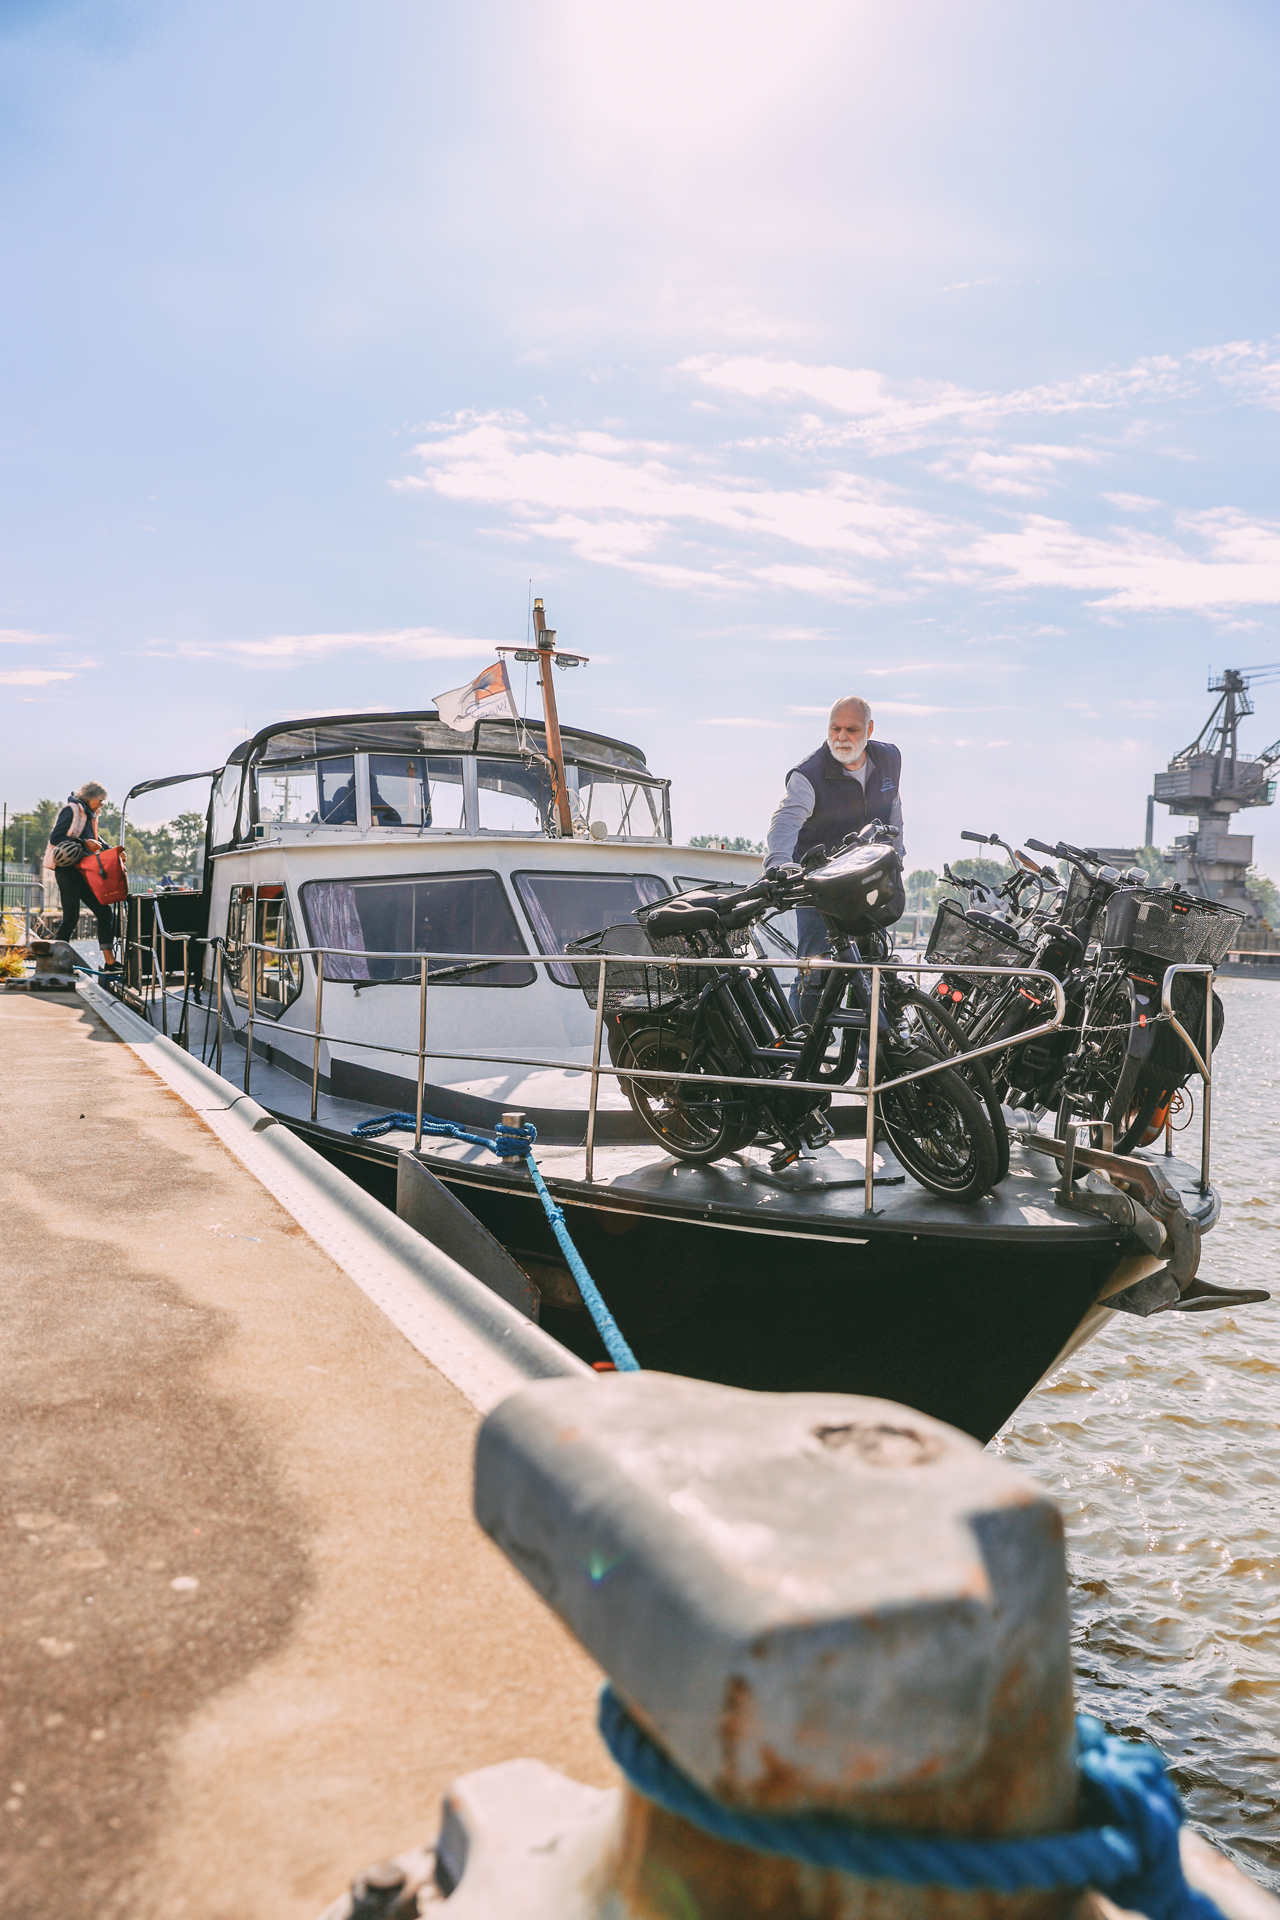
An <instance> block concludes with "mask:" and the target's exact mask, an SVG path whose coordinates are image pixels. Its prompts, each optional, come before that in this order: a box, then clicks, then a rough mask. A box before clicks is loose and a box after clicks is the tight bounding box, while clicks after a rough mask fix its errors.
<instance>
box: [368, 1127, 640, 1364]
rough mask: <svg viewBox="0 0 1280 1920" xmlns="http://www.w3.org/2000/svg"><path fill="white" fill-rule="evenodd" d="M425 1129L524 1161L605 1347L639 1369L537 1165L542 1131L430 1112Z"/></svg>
mask: <svg viewBox="0 0 1280 1920" xmlns="http://www.w3.org/2000/svg"><path fill="white" fill-rule="evenodd" d="M417 1125H418V1116H417V1114H415V1113H384V1114H382V1115H381V1116H380V1117H379V1118H378V1119H377V1120H362V1121H361V1122H360V1124H359V1126H356V1127H352V1129H351V1131H352V1133H353V1134H354V1135H355V1136H356V1137H357V1138H358V1139H361V1140H376V1139H377V1138H378V1136H379V1135H380V1134H384V1133H394V1132H396V1131H397V1130H400V1131H402V1132H405V1131H416V1129H417ZM422 1131H423V1132H424V1133H430V1134H436V1135H442V1136H443V1137H445V1138H446V1139H449V1140H466V1141H469V1142H470V1144H471V1145H472V1146H476V1147H487V1148H488V1149H489V1151H490V1153H496V1154H497V1155H498V1158H499V1159H500V1160H523V1161H524V1163H525V1165H526V1166H527V1167H528V1169H529V1174H530V1177H531V1179H532V1180H533V1186H534V1191H535V1193H536V1194H537V1196H538V1198H539V1200H541V1202H542V1210H543V1212H544V1213H545V1214H546V1216H547V1219H548V1221H549V1222H550V1225H551V1231H552V1233H554V1235H555V1237H556V1239H557V1241H558V1242H559V1246H560V1251H561V1252H562V1253H563V1255H564V1257H565V1259H566V1261H567V1262H568V1264H569V1271H570V1273H571V1274H572V1275H573V1277H574V1279H575V1280H576V1281H577V1283H578V1292H579V1293H580V1294H581V1295H582V1298H583V1301H584V1303H585V1305H586V1308H587V1311H588V1313H589V1314H590V1315H591V1318H592V1319H593V1320H594V1321H595V1324H596V1331H597V1333H598V1334H599V1335H600V1338H601V1339H602V1340H603V1341H604V1345H605V1351H606V1353H607V1354H608V1356H609V1358H610V1359H611V1360H612V1362H613V1364H614V1366H615V1367H616V1368H617V1369H618V1372H619V1373H638V1372H639V1370H640V1362H639V1361H638V1360H637V1359H636V1357H635V1355H634V1353H632V1351H631V1348H630V1347H629V1346H628V1345H627V1342H626V1338H625V1336H624V1335H623V1332H622V1329H621V1327H620V1326H619V1325H618V1323H617V1321H616V1320H615V1319H614V1317H613V1315H612V1314H611V1313H610V1311H609V1309H608V1307H607V1306H606V1305H605V1303H604V1299H603V1298H602V1296H601V1293H600V1289H599V1288H598V1287H597V1285H596V1283H595V1281H594V1280H593V1279H592V1278H591V1275H590V1274H589V1273H588V1272H587V1269H586V1267H585V1266H584V1265H583V1261H582V1255H581V1254H580V1253H579V1252H578V1249H577V1248H576V1247H575V1246H574V1244H573V1241H572V1240H571V1239H570V1238H569V1229H568V1227H566V1225H565V1223H564V1214H563V1212H562V1211H561V1209H560V1208H559V1207H558V1206H557V1205H556V1203H555V1201H554V1200H553V1199H552V1198H551V1195H550V1194H549V1193H548V1192H547V1187H546V1182H545V1181H544V1180H543V1178H542V1174H541V1172H540V1170H539V1167H538V1163H537V1161H536V1160H535V1159H534V1157H533V1143H534V1141H535V1140H536V1139H537V1137H538V1129H537V1128H536V1127H535V1126H532V1125H528V1124H526V1125H525V1126H523V1127H509V1126H507V1125H506V1124H505V1122H503V1121H499V1122H498V1125H497V1126H496V1127H495V1128H494V1130H493V1132H492V1133H491V1134H488V1133H476V1132H474V1131H473V1130H472V1129H471V1128H470V1127H463V1126H460V1125H459V1124H458V1122H457V1121H456V1120H436V1119H435V1118H433V1117H432V1116H431V1115H430V1114H426V1113H424V1114H423V1116H422Z"/></svg>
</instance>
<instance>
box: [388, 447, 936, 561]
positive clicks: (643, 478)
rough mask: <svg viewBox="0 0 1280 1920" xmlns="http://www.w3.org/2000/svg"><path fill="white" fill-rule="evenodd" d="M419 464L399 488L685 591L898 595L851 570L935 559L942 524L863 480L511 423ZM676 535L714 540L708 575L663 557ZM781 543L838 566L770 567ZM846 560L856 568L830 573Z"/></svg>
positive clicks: (427, 450) (428, 451) (426, 450)
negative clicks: (744, 466)
mask: <svg viewBox="0 0 1280 1920" xmlns="http://www.w3.org/2000/svg"><path fill="white" fill-rule="evenodd" d="M415 453H416V455H417V457H418V459H419V460H420V461H421V463H422V466H423V469H424V471H423V473H422V474H421V475H416V474H415V475H411V476H408V477H407V478H405V479H403V480H401V481H399V482H397V483H396V484H398V485H399V486H400V487H402V488H407V489H413V490H418V491H429V492H432V493H434V494H436V495H437V496H439V497H441V498H443V499H446V500H454V501H463V502H467V503H468V504H476V505H484V506H501V507H505V508H506V509H507V510H508V511H509V512H510V513H511V514H512V515H513V517H514V518H515V519H516V520H517V521H518V522H520V523H521V524H523V525H524V526H526V527H529V528H530V529H531V530H532V531H534V532H535V533H537V534H539V535H540V536H541V537H542V538H544V539H549V540H557V541H563V542H565V543H567V544H568V545H569V546H571V547H572V548H573V550H574V551H575V552H576V553H578V554H579V555H580V556H581V557H582V558H584V559H587V560H593V561H596V562H599V563H602V564H605V565H609V566H615V567H620V568H624V569H626V570H628V571H631V572H637V573H644V574H647V575H649V576H650V577H652V578H657V579H661V580H663V581H664V582H666V583H668V584H671V585H677V586H703V587H710V588H714V589H719V590H724V589H727V588H731V587H735V586H736V587H742V586H744V585H747V584H749V583H750V582H752V581H760V582H763V583H765V584H766V585H774V586H782V587H786V588H789V589H791V590H798V591H800V592H804V593H818V594H821V595H824V596H826V597H829V598H834V599H845V598H856V597H859V596H864V595H868V594H871V593H875V592H877V591H879V592H881V593H883V591H884V590H885V589H884V588H883V587H882V588H879V589H877V588H876V587H875V586H874V585H873V584H872V583H871V582H870V581H869V580H868V579H866V578H865V577H864V576H863V574H862V572H861V569H859V571H857V572H854V571H853V570H852V568H851V564H850V563H853V562H858V563H867V564H870V565H876V564H878V563H884V562H886V561H893V560H901V559H903V558H906V557H909V556H911V555H913V554H915V555H919V556H920V557H922V558H923V557H924V555H926V554H927V553H929V552H930V551H932V549H933V548H934V546H935V545H936V542H937V538H938V528H939V522H938V520H937V517H936V516H935V515H933V514H930V513H928V512H926V511H924V510H923V509H921V508H918V507H915V506H913V505H911V503H910V502H909V501H907V500H906V499H905V498H904V497H903V496H902V495H901V494H900V492H899V491H898V490H897V489H896V488H893V487H891V486H889V485H888V484H887V483H885V482H883V481H878V480H875V481H873V480H870V479H867V478H865V477H863V476H862V475H859V474H855V473H848V472H833V473H827V474H825V475H823V476H822V477H821V478H820V480H818V481H817V483H815V484H814V485H811V486H771V485H770V484H769V483H768V482H767V481H765V480H762V479H759V478H757V477H754V476H752V477H747V476H744V475H741V474H735V473H733V472H726V471H724V469H723V467H722V466H721V467H720V468H718V469H717V468H713V467H711V466H710V464H709V463H708V462H706V461H705V460H702V459H699V458H698V457H697V456H696V455H695V454H694V453H693V451H692V450H691V449H687V448H681V447H675V446H665V445H664V446H661V447H657V446H655V445H654V443H652V442H646V441H626V440H622V439H619V438H617V437H616V436H613V435H606V434H598V433H578V432H570V431H555V430H545V429H542V428H537V427H534V426H533V425H532V424H531V423H530V422H528V421H526V420H513V419H512V418H511V416H509V415H490V416H485V417H479V418H477V417H475V416H462V417H460V418H459V419H457V420H455V421H451V422H448V423H446V424H445V425H443V426H442V427H441V428H440V429H439V432H438V436H437V437H436V438H435V439H433V440H428V441H424V442H422V443H421V444H420V445H419V446H418V447H417V448H416V449H415ZM677 532H678V533H679V534H680V536H681V537H682V538H683V539H684V540H685V541H688V540H690V539H694V540H701V541H706V540H707V539H708V538H710V539H712V540H714V541H715V543H716V551H715V553H714V554H713V555H705V556H699V559H700V561H701V563H700V564H696V563H693V562H692V561H691V560H684V559H677V558H674V557H664V556H663V555H662V553H661V551H660V550H661V548H662V546H663V544H664V543H666V542H669V541H670V540H671V538H672V536H673V535H674V534H676V533H677ZM744 546H745V548H746V552H745V553H743V552H742V551H741V548H742V547H744ZM770 546H781V547H783V548H791V549H793V550H800V551H807V552H810V553H820V554H822V555H824V556H826V562H825V564H816V563H815V562H812V561H811V562H808V563H800V562H799V561H798V559H793V560H775V561H772V562H766V563H765V564H761V562H762V561H763V560H764V556H765V552H766V551H767V549H768V548H769V547H770ZM734 549H736V550H734ZM837 557H839V559H840V560H842V561H844V562H845V564H843V565H835V566H833V565H832V564H830V562H831V560H832V559H835V558H837Z"/></svg>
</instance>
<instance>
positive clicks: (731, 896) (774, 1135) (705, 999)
mask: <svg viewBox="0 0 1280 1920" xmlns="http://www.w3.org/2000/svg"><path fill="white" fill-rule="evenodd" d="M900 865H901V863H900V861H899V858H898V855H897V852H896V849H895V848H894V846H893V845H892V842H891V841H890V840H889V839H888V836H887V834H885V833H884V831H883V829H880V828H879V826H878V823H873V825H872V826H871V827H868V828H864V829H863V832H862V834H861V835H859V836H858V837H857V838H856V839H855V840H854V841H853V842H852V843H851V844H849V845H847V846H846V847H844V848H842V849H841V851H840V852H838V853H837V854H836V855H835V856H834V857H833V858H831V859H825V858H823V859H820V860H818V861H816V862H815V861H812V860H811V861H810V863H809V864H808V865H807V866H800V867H790V868H784V869H782V870H781V871H780V872H779V873H776V874H773V875H769V876H766V877H765V878H764V879H763V880H761V881H759V882H757V883H756V885H754V886H752V887H746V888H741V889H735V890H721V889H709V888H700V889H697V890H695V891H693V892H689V893H685V894H681V895H677V896H675V897H674V898H672V899H669V900H664V901H660V902H658V903H657V904H656V905H654V906H651V907H645V908H641V909H639V910H638V911H637V913H636V915H635V920H634V924H632V925H629V926H624V927H611V928H608V929H606V930H605V931H604V932H603V933H601V934H597V935H593V936H591V937H590V938H589V939H588V940H587V941H581V942H577V943H575V944H576V948H577V950H579V951H582V952H589V953H592V954H599V953H602V952H603V953H610V952H612V953H620V954H630V955H634V956H635V958H636V964H635V965H634V966H627V967H625V968H622V967H620V968H611V969H610V976H611V978H610V984H609V985H608V986H607V988H606V1014H607V1032H608V1039H609V1053H610V1058H611V1059H612V1060H613V1063H614V1065H615V1066H617V1067H620V1068H625V1069H627V1070H628V1072H627V1076H626V1078H625V1080H624V1085H625V1087H626V1090H627V1095H628V1098H629V1100H630V1102H631V1105H632V1108H633V1110H634V1112H635V1114H636V1116H637V1118H638V1119H639V1121H640V1123H641V1125H642V1126H643V1127H644V1128H645V1130H646V1132H647V1133H649V1134H650V1135H651V1136H652V1138H653V1139H655V1140H656V1141H658V1142H659V1144H660V1145H661V1146H663V1147H664V1148H665V1149H666V1150H667V1152H669V1153H671V1154H673V1155H675V1156H676V1157H677V1158H678V1159H681V1160H687V1161H695V1162H697V1161H702V1162H706V1161H714V1160H719V1159H722V1158H724V1157H725V1156H726V1155H728V1154H732V1153H735V1152H739V1151H741V1150H742V1149H743V1148H744V1147H746V1146H749V1145H751V1144H753V1143H757V1142H758V1143H763V1144H766V1145H772V1146H774V1147H775V1152H774V1153H773V1155H772V1158H771V1161H770V1165H771V1166H772V1167H773V1169H774V1170H775V1171H776V1170H780V1169H781V1168H783V1167H786V1166H788V1165H790V1164H792V1163H793V1162H794V1161H796V1160H797V1159H799V1158H800V1156H801V1155H802V1154H804V1153H805V1152H813V1151H816V1150H817V1149H818V1148H820V1147H821V1146H823V1145H824V1144H825V1143H826V1142H827V1141H828V1140H830V1139H831V1138H832V1128H831V1124H830V1121H829V1120H828V1118H827V1113H828V1111H829V1108H830V1104H831V1095H830V1094H829V1093H827V1092H825V1091H815V1090H814V1089H813V1088H812V1087H810V1088H803V1087H800V1088H792V1086H791V1083H792V1082H795V1081H810V1082H817V1083H819V1086H820V1087H823V1088H825V1087H826V1086H828V1085H829V1086H833V1087H834V1086H839V1085H845V1084H847V1083H848V1082H849V1080H850V1079H851V1078H852V1077H853V1076H854V1074H855V1073H856V1072H857V1070H858V1066H859V1061H860V1057H862V1056H863V1055H864V1051H865V1045H866V1042H867V1040H868V1037H869V1033H870V1008H871V977H870V975H869V974H866V973H861V972H853V973H848V972H844V971H841V970H839V969H836V968H830V969H827V970H826V974H825V979H824V981H823V985H822V987H821V990H820V995H819V999H818V1004H817V1008H816V1011H815V1012H814V1014H813V1017H812V1019H811V1020H809V1021H808V1022H804V1021H801V1020H799V1019H798V1018H797V1016H796V1015H795V1013H793V1011H792V1009H791V1007H790V1005H789V1003H788V1001H787V999H786V998H785V996H784V995H783V993H782V990H781V988H780V987H779V985H778V983H777V980H776V978H775V975H774V973H773V971H772V970H771V969H769V968H767V967H764V966H755V965H751V964H747V965H738V966H720V967H717V966H706V967H692V966H689V965H687V964H683V965H682V964H681V963H682V962H686V963H687V962H688V961H690V960H694V959H702V960H722V961H728V960H734V959H746V960H748V961H749V960H750V958H751V956H752V955H753V953H755V956H756V957H757V958H759V957H760V956H759V954H758V952H757V951H756V949H754V947H753V944H752V941H751V932H750V930H751V928H752V927H753V926H754V925H755V924H756V923H757V922H758V921H759V920H760V919H761V918H763V917H764V916H765V915H768V914H775V913H778V912H781V911H785V910H786V909H788V908H791V907H796V906H811V907H816V908H817V910H818V911H819V912H820V913H822V915H823V917H824V919H825V921H826V924H827V927H828V930H829V932H830V935H831V946H830V955H831V958H833V959H835V960H840V961H845V962H850V963H856V962H858V961H873V960H882V959H885V958H887V952H888V949H887V943H886V941H885V937H884V934H883V932H882V930H881V927H880V926H879V925H878V924H877V923H878V922H881V921H884V920H886V919H890V918H896V917H897V914H898V913H899V912H900V911H901V898H902V892H901V880H900ZM578 972H579V978H580V980H581V982H582V985H583V988H584V991H585V992H586V993H587V996H588V999H590V1000H591V1002H592V1004H593V1005H594V1004H595V994H596V992H597V990H598V978H599V974H598V967H597V966H596V965H593V964H592V963H591V961H589V960H588V961H584V962H581V963H579V967H578ZM921 1003H923V1004H921ZM938 1011H939V1010H938V1009H935V1008H933V1007H930V1006H929V1005H928V1001H927V996H924V995H921V994H920V993H919V992H918V991H917V990H916V989H915V987H914V986H912V985H909V984H907V983H906V982H904V981H901V980H899V979H898V978H896V977H895V976H894V975H893V974H890V973H886V974H883V975H882V976H881V995H880V1011H879V1021H878V1027H877V1062H876V1077H877V1079H899V1078H900V1077H901V1076H904V1075H908V1074H922V1077H921V1078H918V1079H910V1080H906V1081H905V1083H904V1084H900V1085H898V1086H895V1087H890V1088H888V1089H887V1090H886V1091H885V1092H883V1093H880V1094H878V1095H877V1096H876V1112H877V1115H878V1118H879V1122H880V1125H881V1127H882V1128H883V1132H884V1136H885V1138H886V1139H887V1141H888V1143H889V1145H890V1147H891V1148H892V1149H893V1152H894V1153H895V1155H896V1156H897V1158H898V1159H899V1161H901V1163H902V1165H903V1166H904V1167H906V1168H907V1169H908V1171H909V1172H911V1173H912V1174H913V1175H914V1176H915V1178H916V1179H917V1180H918V1181H919V1182H920V1183H921V1185H923V1186H926V1187H928V1188H930V1189H931V1190H932V1191H933V1192H935V1193H939V1194H944V1195H946V1196H947V1197H948V1198H949V1199H952V1200H960V1201H975V1200H977V1199H979V1198H980V1197H981V1195H982V1194H984V1193H986V1192H989V1191H990V1189H991V1187H993V1186H994V1185H995V1183H996V1181H997V1180H998V1179H999V1178H1000V1175H1001V1160H1002V1155H1001V1152H1000V1150H999V1147H998V1145H997V1141H996V1137H995V1132H994V1128H993V1124H992V1118H991V1114H990V1111H989V1108H988V1104H987V1102H986V1100H985V1099H984V1097H983V1094H982V1093H981V1092H980V1091H979V1090H977V1089H976V1088H975V1087H974V1086H972V1085H971V1084H969V1082H968V1081H967V1080H966V1079H965V1077H964V1076H963V1074H962V1072H960V1071H957V1070H955V1069H953V1068H950V1067H948V1066H946V1065H945V1064H944V1061H945V1058H946V1054H947V1053H948V1052H950V1050H951V1048H952V1047H953V1046H954V1045H955V1044H956V1042H955V1034H954V1031H950V1032H948V1034H947V1040H948V1045H947V1049H946V1051H945V1052H944V1050H943V1049H942V1048H941V1047H940V1045H939V1044H938V1039H939V1033H940V1030H941V1028H942V1027H943V1026H945V1025H947V1024H949V1023H942V1022H939V1021H938V1018H937V1015H938ZM929 1069H933V1071H928V1070H929ZM676 1074H680V1075H690V1076H695V1077H692V1078H689V1079H675V1078H673V1077H672V1076H673V1075H676ZM734 1082H737V1083H741V1082H746V1083H747V1084H733V1083H734ZM1006 1152H1007V1148H1006ZM1005 1164H1006V1165H1007V1160H1006V1161H1005Z"/></svg>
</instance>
